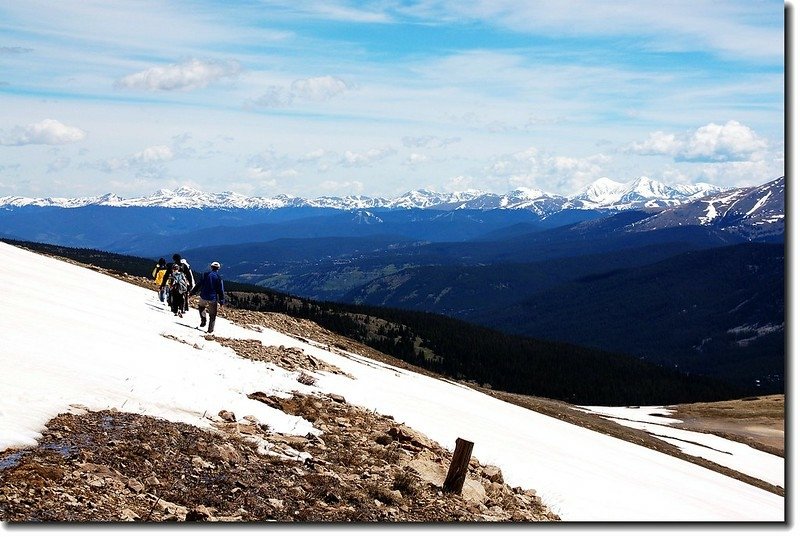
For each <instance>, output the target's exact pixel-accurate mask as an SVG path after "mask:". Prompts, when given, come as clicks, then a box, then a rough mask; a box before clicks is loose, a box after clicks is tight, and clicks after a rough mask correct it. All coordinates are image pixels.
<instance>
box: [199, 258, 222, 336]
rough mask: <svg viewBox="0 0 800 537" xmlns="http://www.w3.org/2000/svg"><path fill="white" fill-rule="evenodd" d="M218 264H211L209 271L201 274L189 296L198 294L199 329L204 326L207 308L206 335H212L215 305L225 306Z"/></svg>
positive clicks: (215, 314) (215, 317) (215, 262)
mask: <svg viewBox="0 0 800 537" xmlns="http://www.w3.org/2000/svg"><path fill="white" fill-rule="evenodd" d="M219 267H220V265H219V263H218V262H217V261H214V262H213V263H211V270H210V271H208V272H204V273H203V277H202V278H200V281H199V282H197V285H195V287H194V289H192V291H191V294H192V295H196V294H197V293H198V292H199V293H200V299H199V300H198V301H197V309H198V310H199V311H200V327H201V328H202V327H204V326H205V325H206V308H208V333H209V334H213V333H214V321H216V320H217V305H219V306H222V305H223V304H225V288H224V286H223V284H222V276H220V275H219Z"/></svg>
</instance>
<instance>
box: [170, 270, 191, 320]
mask: <svg viewBox="0 0 800 537" xmlns="http://www.w3.org/2000/svg"><path fill="white" fill-rule="evenodd" d="M167 286H168V287H169V294H170V309H171V310H172V314H173V315H176V316H178V317H183V311H184V306H185V302H186V294H187V293H188V291H189V283H188V282H187V281H186V276H184V274H183V272H181V266H180V265H179V264H178V263H175V264H173V265H172V274H170V275H169V278H168V279H167Z"/></svg>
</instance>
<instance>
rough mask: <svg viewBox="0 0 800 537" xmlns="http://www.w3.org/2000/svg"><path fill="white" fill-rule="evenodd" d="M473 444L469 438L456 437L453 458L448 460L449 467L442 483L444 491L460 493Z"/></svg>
mask: <svg viewBox="0 0 800 537" xmlns="http://www.w3.org/2000/svg"><path fill="white" fill-rule="evenodd" d="M474 445H475V444H473V443H472V442H470V441H469V440H464V439H462V438H457V439H456V449H455V451H453V460H452V461H450V469H449V470H448V471H447V477H446V478H445V480H444V485H442V488H443V489H444V491H445V492H452V493H454V494H461V489H462V488H464V480H465V479H466V478H467V470H468V469H469V459H470V457H471V456H472V446H474Z"/></svg>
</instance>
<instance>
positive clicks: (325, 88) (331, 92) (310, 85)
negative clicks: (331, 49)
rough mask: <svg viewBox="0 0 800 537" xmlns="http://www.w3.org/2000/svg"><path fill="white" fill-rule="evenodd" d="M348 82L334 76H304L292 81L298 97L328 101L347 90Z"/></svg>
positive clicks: (293, 89)
mask: <svg viewBox="0 0 800 537" xmlns="http://www.w3.org/2000/svg"><path fill="white" fill-rule="evenodd" d="M348 89H350V88H349V86H348V85H347V83H346V82H345V81H344V80H342V79H340V78H335V77H332V76H318V77H314V78H303V79H301V80H295V81H294V82H292V93H293V94H294V95H295V97H297V98H301V99H307V100H310V101H327V100H328V99H331V98H333V97H336V96H337V95H339V94H341V93H344V92H345V91H347V90H348Z"/></svg>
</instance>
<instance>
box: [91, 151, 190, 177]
mask: <svg viewBox="0 0 800 537" xmlns="http://www.w3.org/2000/svg"><path fill="white" fill-rule="evenodd" d="M174 158H175V153H174V152H173V150H172V148H170V147H169V146H166V145H155V146H151V147H147V148H145V149H143V150H141V151H139V152H137V153H133V154H132V155H128V156H126V157H122V158H110V159H106V160H104V161H102V162H100V163H99V164H98V165H97V167H98V168H99V169H100V170H102V171H104V172H106V173H115V172H119V171H125V170H135V172H136V176H137V177H145V178H154V179H159V178H163V177H164V175H165V172H166V169H165V167H164V163H165V162H168V161H170V160H173V159H174Z"/></svg>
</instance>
